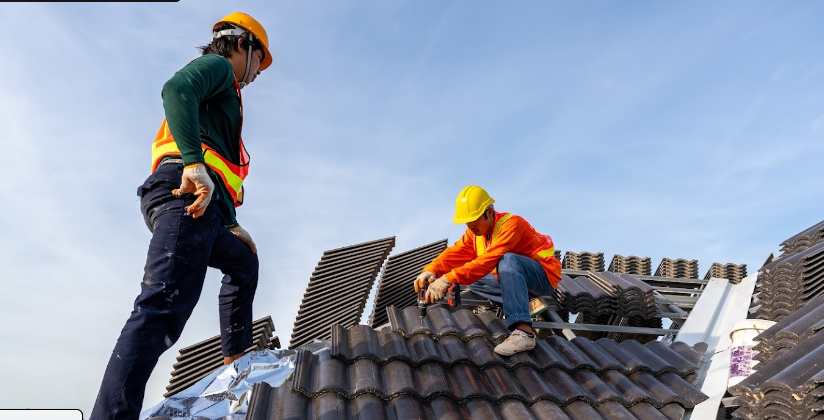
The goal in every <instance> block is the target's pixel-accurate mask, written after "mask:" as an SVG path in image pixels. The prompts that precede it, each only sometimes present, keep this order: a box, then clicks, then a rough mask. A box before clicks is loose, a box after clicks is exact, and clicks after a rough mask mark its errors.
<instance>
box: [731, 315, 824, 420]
mask: <svg viewBox="0 0 824 420" xmlns="http://www.w3.org/2000/svg"><path fill="white" fill-rule="evenodd" d="M796 322H802V324H804V325H801V326H798V325H794V324H796V323H789V324H786V325H783V327H784V328H780V327H779V324H775V325H774V326H773V328H775V331H777V332H776V336H777V335H778V334H780V333H781V332H788V329H795V330H796V331H798V330H803V329H804V328H805V327H807V325H806V324H805V323H804V322H803V321H801V320H800V319H799V320H797V321H796ZM819 322H821V319H819ZM776 327H778V328H776ZM808 329H809V327H808ZM813 330H815V331H816V332H814V333H812V334H811V335H808V336H806V338H804V339H801V340H800V342H799V343H798V344H797V345H795V346H794V347H792V348H789V349H787V350H786V351H785V352H783V353H782V354H780V355H778V356H777V357H775V358H772V359H771V360H768V361H766V363H764V364H762V363H759V364H758V365H756V366H757V367H758V369H757V370H756V371H755V372H753V373H752V374H751V375H750V376H748V377H747V378H745V379H744V380H742V381H741V382H739V383H738V384H736V385H733V386H732V387H730V393H732V394H733V395H737V398H736V400H737V401H738V404H739V407H740V408H738V409H737V410H736V411H734V412H733V415H734V416H736V417H738V418H742V419H746V420H755V419H782V420H797V419H804V420H807V419H816V420H820V419H821V418H824V414H822V410H824V399H822V398H823V397H824V392H822V382H824V366H823V365H822V360H824V331H822V330H820V329H815V328H813ZM767 331H769V330H767ZM767 331H765V332H764V333H766V332H767ZM764 333H762V334H764ZM794 334H795V333H794V332H790V333H789V335H794ZM805 334H806V333H805ZM776 336H773V338H772V339H774V338H775V337H776ZM756 340H758V337H756Z"/></svg>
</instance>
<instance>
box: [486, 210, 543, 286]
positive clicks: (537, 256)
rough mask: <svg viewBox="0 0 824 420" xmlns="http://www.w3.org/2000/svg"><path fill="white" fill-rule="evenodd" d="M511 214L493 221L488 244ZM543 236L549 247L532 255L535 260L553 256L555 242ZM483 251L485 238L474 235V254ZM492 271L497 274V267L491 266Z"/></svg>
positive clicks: (493, 239)
mask: <svg viewBox="0 0 824 420" xmlns="http://www.w3.org/2000/svg"><path fill="white" fill-rule="evenodd" d="M512 216H514V214H512V213H510V214H507V215H504V216H501V218H500V219H498V221H497V222H496V223H495V227H494V228H493V229H492V236H491V237H490V238H489V243H490V244H491V243H492V242H493V241H495V238H496V237H497V236H498V231H499V230H500V229H501V226H502V225H503V224H504V222H506V221H507V220H509V218H510V217H512ZM543 236H544V237H546V238H547V241H548V242H549V248H548V249H544V250H541V251H538V252H537V253H535V254H534V255H532V258H533V259H535V260H538V261H540V260H543V259H546V258H549V257H552V258H555V244H553V243H552V238H550V237H549V236H547V235H543ZM485 252H486V238H484V236H483V235H479V236H476V237H475V255H476V256H479V257H480V256H481V255H482V254H484V253H485ZM492 273H493V274H495V276H497V275H498V268H497V267H496V268H493V269H492Z"/></svg>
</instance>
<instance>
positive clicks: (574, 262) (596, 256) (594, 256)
mask: <svg viewBox="0 0 824 420" xmlns="http://www.w3.org/2000/svg"><path fill="white" fill-rule="evenodd" d="M561 268H565V269H568V270H584V271H604V253H603V252H595V253H593V252H582V253H580V254H576V253H574V252H568V251H567V253H566V254H564V259H563V260H562V261H561Z"/></svg>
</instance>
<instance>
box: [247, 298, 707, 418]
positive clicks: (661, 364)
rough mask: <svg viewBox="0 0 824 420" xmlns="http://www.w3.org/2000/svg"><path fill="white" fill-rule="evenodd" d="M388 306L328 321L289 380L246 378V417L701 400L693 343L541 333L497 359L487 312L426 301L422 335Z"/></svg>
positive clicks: (619, 414)
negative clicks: (346, 324)
mask: <svg viewBox="0 0 824 420" xmlns="http://www.w3.org/2000/svg"><path fill="white" fill-rule="evenodd" d="M389 310H390V311H391V312H393V313H394V315H390V324H391V326H390V327H384V328H381V329H377V330H375V329H372V328H371V327H368V326H362V325H359V326H354V327H350V328H343V327H338V326H336V327H335V328H334V332H333V333H332V341H331V343H332V345H331V349H330V350H324V351H321V352H318V353H316V354H313V353H311V352H308V351H301V352H300V353H299V356H298V358H297V361H296V367H295V372H294V376H293V380H291V381H287V382H284V383H283V384H282V385H280V386H279V387H276V388H273V387H271V386H269V385H268V384H266V383H265V382H260V383H258V384H255V385H254V388H253V391H252V396H251V399H250V401H249V410H248V411H247V415H246V419H247V420H281V419H298V418H300V419H332V418H334V419H379V420H381V419H387V420H388V419H466V418H472V419H503V418H533V419H587V420H589V419H619V418H620V419H661V420H664V419H670V420H677V419H681V418H682V416H683V414H684V413H685V410H686V409H688V408H692V407H694V406H695V405H696V404H698V403H699V402H701V401H704V400H706V399H707V398H708V397H707V396H706V395H704V394H703V393H701V392H700V391H699V390H698V389H696V388H695V383H696V380H697V378H696V376H695V374H694V372H695V369H696V366H697V365H698V363H699V362H700V360H701V358H702V357H703V351H705V349H702V348H700V347H699V348H693V347H690V346H688V345H686V344H684V343H680V342H676V343H673V344H672V345H671V346H667V345H665V344H663V343H661V342H658V341H655V342H651V343H648V344H646V345H643V344H640V343H638V342H633V341H627V342H624V343H620V344H619V343H616V342H614V341H611V340H609V339H601V340H598V341H591V340H588V339H585V338H580V337H579V338H575V339H573V340H572V341H567V340H566V339H564V338H561V337H559V336H551V337H550V338H549V339H547V340H539V341H538V345H537V346H536V348H535V349H534V350H532V351H530V352H526V353H518V354H516V355H514V356H511V357H506V358H504V357H501V356H499V355H497V354H496V353H494V352H493V351H492V349H493V347H494V345H495V343H496V342H497V341H498V340H499V339H502V337H503V336H502V335H500V332H501V331H500V330H501V328H504V329H505V327H504V326H503V322H502V321H501V320H500V319H498V318H495V317H488V316H487V317H483V313H482V314H481V315H480V316H478V315H475V314H473V313H472V311H471V310H468V309H460V310H457V311H454V312H450V311H449V310H447V309H446V308H445V307H442V306H437V305H436V306H434V307H432V308H431V309H430V311H429V312H428V313H427V318H430V314H431V318H432V319H430V320H429V321H428V322H429V324H428V326H427V328H430V329H431V330H430V333H413V334H410V333H409V330H415V329H416V328H419V327H420V319H419V317H418V312H417V308H415V307H408V308H406V309H404V310H403V311H400V310H397V309H394V308H393V307H390V308H389ZM395 322H398V323H399V324H395ZM404 330H406V331H404ZM697 347H698V346H697Z"/></svg>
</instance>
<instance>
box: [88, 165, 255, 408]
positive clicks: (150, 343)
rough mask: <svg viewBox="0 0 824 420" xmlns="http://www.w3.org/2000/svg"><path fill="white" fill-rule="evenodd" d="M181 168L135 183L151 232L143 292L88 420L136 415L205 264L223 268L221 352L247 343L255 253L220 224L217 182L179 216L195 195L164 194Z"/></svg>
mask: <svg viewBox="0 0 824 420" xmlns="http://www.w3.org/2000/svg"><path fill="white" fill-rule="evenodd" d="M182 173H183V165H182V164H165V165H161V166H159V167H158V169H157V171H155V173H154V174H152V175H151V176H149V178H147V179H146V182H145V183H144V184H143V185H142V186H140V187H139V188H138V192H137V194H138V196H140V204H141V211H142V213H143V217H144V220H145V222H146V225H147V226H148V227H149V230H150V231H151V232H152V239H151V241H150V242H149V250H148V255H147V257H146V265H145V268H144V275H143V282H142V284H141V289H142V291H141V293H140V295H138V296H137V298H136V299H135V301H134V309H133V310H132V313H131V316H130V317H129V319H128V320H127V321H126V325H125V326H124V327H123V330H122V331H121V333H120V337H119V338H118V339H117V343H116V344H115V346H114V351H112V355H111V358H110V359H109V363H108V365H107V366H106V371H105V373H104V375H103V381H102V384H101V385H100V391H99V393H98V395H97V400H96V401H95V404H94V409H93V410H92V413H91V417H90V419H91V420H102V419H129V420H135V419H137V418H138V416H139V414H140V410H141V407H142V405H143V396H144V393H145V390H146V382H148V380H149V377H150V376H151V373H152V370H153V369H154V368H155V365H156V364H157V361H158V359H159V358H160V356H161V354H163V352H165V351H166V350H168V349H169V348H170V347H172V345H174V343H175V342H176V341H177V339H178V338H179V337H180V334H181V333H182V332H183V327H184V325H185V324H186V321H187V320H188V319H189V316H190V315H191V314H192V310H194V307H195V305H196V304H197V301H198V298H199V297H200V292H201V289H202V288H203V281H204V278H205V276H206V268H207V267H214V268H218V269H220V270H221V271H222V272H223V274H224V276H223V280H222V284H221V288H220V295H219V299H218V307H219V313H220V338H221V342H220V344H221V351H222V353H223V356H232V355H235V354H238V353H241V352H243V351H244V350H246V349H247V348H249V346H251V345H252V338H253V337H252V302H253V299H254V295H255V290H256V288H257V282H258V258H257V255H256V254H255V253H253V252H252V251H251V249H250V248H249V246H248V245H246V244H245V243H244V242H242V241H241V240H240V239H238V238H237V237H236V236H234V235H233V234H232V233H231V232H230V231H229V230H228V229H227V228H226V227H225V226H226V224H227V218H230V216H229V215H228V213H227V205H225V204H224V203H221V202H220V192H219V189H217V188H216V192H215V194H214V195H213V196H212V200H211V203H210V204H209V206H208V207H207V208H206V211H205V213H204V214H203V215H202V216H201V217H198V218H197V219H195V218H192V217H191V216H190V215H185V211H186V210H185V208H186V207H187V206H189V205H191V204H192V203H193V202H194V200H195V197H194V196H193V195H191V194H187V195H186V196H183V197H175V196H174V195H172V194H171V190H172V189H175V188H179V187H180V179H181V175H182ZM229 220H230V219H229ZM170 371H171V370H170Z"/></svg>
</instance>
